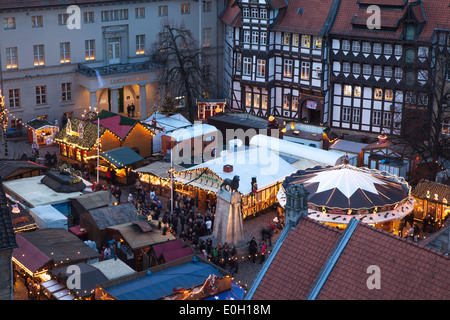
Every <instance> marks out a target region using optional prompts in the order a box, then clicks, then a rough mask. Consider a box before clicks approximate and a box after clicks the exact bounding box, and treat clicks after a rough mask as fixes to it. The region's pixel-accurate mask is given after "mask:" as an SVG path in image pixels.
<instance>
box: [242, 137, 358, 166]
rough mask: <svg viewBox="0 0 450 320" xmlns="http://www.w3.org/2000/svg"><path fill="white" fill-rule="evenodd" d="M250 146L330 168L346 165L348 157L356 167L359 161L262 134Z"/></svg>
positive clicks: (349, 156) (353, 157) (355, 158)
mask: <svg viewBox="0 0 450 320" xmlns="http://www.w3.org/2000/svg"><path fill="white" fill-rule="evenodd" d="M250 146H252V147H263V148H268V149H270V150H272V151H273V152H277V153H278V154H283V155H287V156H290V157H295V158H299V159H300V158H303V159H308V160H312V161H316V162H319V163H322V164H324V165H330V166H335V165H340V164H344V163H345V159H346V157H347V156H348V161H349V164H351V165H354V166H356V165H357V161H358V157H357V156H356V155H351V154H350V155H347V154H346V153H345V152H340V151H335V150H323V149H319V148H313V147H309V146H305V145H302V144H299V143H295V142H291V141H287V140H283V139H278V138H274V137H270V136H266V135H262V134H258V135H255V136H253V138H251V140H250Z"/></svg>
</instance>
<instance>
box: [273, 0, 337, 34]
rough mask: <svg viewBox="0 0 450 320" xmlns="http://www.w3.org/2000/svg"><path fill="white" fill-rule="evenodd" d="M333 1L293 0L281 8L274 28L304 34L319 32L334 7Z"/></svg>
mask: <svg viewBox="0 0 450 320" xmlns="http://www.w3.org/2000/svg"><path fill="white" fill-rule="evenodd" d="M332 5H333V1H330V0H316V1H303V0H291V1H289V6H288V7H287V8H285V9H283V10H281V12H280V14H279V17H278V19H277V21H276V23H275V25H274V27H273V30H277V31H285V32H296V33H303V34H319V33H320V31H321V30H322V29H323V28H324V25H325V22H326V20H327V18H328V14H329V13H330V9H331V8H332Z"/></svg>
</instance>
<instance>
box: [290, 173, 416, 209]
mask: <svg viewBox="0 0 450 320" xmlns="http://www.w3.org/2000/svg"><path fill="white" fill-rule="evenodd" d="M291 184H303V185H304V187H305V188H306V190H307V191H308V192H309V195H308V203H309V204H313V205H315V206H318V207H326V208H337V209H341V210H348V209H352V210H358V209H369V208H375V207H379V208H381V207H384V206H390V205H395V204H397V203H399V202H401V201H403V200H405V199H407V198H408V197H409V195H410V187H409V185H408V183H407V182H406V181H405V180H404V179H403V178H399V177H397V176H394V175H391V174H389V173H387V172H381V171H378V170H374V169H368V168H357V167H354V166H351V165H348V164H343V165H338V166H334V167H330V166H328V167H314V168H311V169H306V170H299V171H297V172H296V173H294V174H292V175H291V176H289V177H287V178H286V179H285V181H284V182H283V187H284V189H287V188H288V187H289V185H291Z"/></svg>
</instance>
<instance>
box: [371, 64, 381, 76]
mask: <svg viewBox="0 0 450 320" xmlns="http://www.w3.org/2000/svg"><path fill="white" fill-rule="evenodd" d="M381 73H382V71H381V66H374V67H373V75H374V76H377V77H379V76H381Z"/></svg>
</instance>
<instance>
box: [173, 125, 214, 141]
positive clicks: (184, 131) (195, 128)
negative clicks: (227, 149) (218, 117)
mask: <svg viewBox="0 0 450 320" xmlns="http://www.w3.org/2000/svg"><path fill="white" fill-rule="evenodd" d="M214 132H217V128H216V127H214V126H212V125H210V124H206V123H202V124H199V123H195V124H194V125H192V126H189V127H186V128H181V129H177V130H174V131H172V132H168V133H166V135H167V136H170V137H172V138H173V139H175V140H176V141H182V140H186V139H190V138H194V137H199V136H202V135H206V134H209V133H214Z"/></svg>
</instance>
